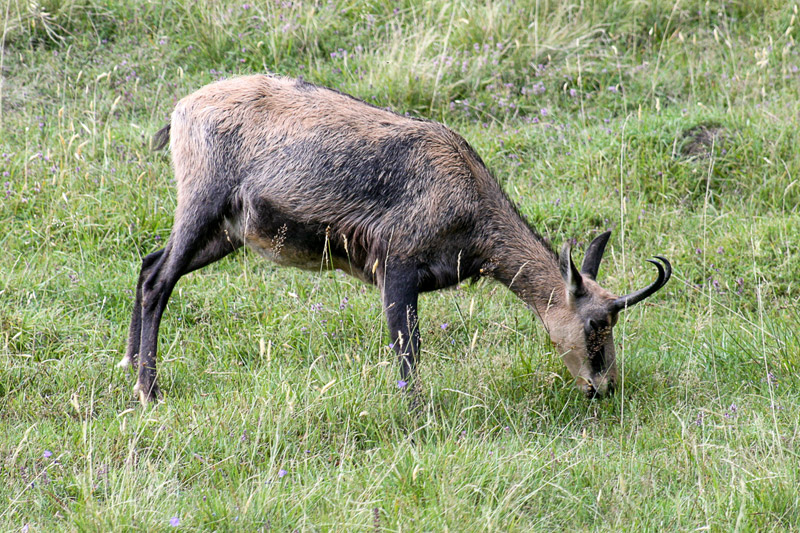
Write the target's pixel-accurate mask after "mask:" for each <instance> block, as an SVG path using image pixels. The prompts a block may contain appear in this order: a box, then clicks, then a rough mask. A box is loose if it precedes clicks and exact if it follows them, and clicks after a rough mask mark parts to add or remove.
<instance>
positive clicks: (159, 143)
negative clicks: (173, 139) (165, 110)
mask: <svg viewBox="0 0 800 533" xmlns="http://www.w3.org/2000/svg"><path fill="white" fill-rule="evenodd" d="M169 126H170V125H169V124H167V125H166V126H164V127H163V128H161V129H160V130H158V131H157V132H156V134H155V135H153V140H152V142H151V143H150V148H152V149H153V150H154V151H155V150H161V149H162V148H164V147H165V146H166V145H167V143H168V142H169Z"/></svg>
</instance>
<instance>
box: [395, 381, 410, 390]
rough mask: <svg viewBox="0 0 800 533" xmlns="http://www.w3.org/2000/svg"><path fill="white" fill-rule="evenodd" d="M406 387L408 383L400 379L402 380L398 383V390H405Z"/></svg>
mask: <svg viewBox="0 0 800 533" xmlns="http://www.w3.org/2000/svg"><path fill="white" fill-rule="evenodd" d="M406 385H408V382H406V381H403V380H402V379H400V380H398V381H397V388H398V389H402V388H403V387H405V386H406Z"/></svg>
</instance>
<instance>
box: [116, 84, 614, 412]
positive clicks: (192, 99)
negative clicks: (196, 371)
mask: <svg viewBox="0 0 800 533" xmlns="http://www.w3.org/2000/svg"><path fill="white" fill-rule="evenodd" d="M168 138H169V139H171V149H172V160H173V165H174V170H175V177H176V180H177V189H178V207H177V212H176V215H175V225H174V227H173V232H172V235H171V236H170V240H169V242H168V244H167V247H166V248H165V249H164V250H161V251H159V252H156V253H154V254H151V256H148V258H145V261H144V262H143V267H142V274H141V275H140V279H139V284H138V286H137V300H136V305H135V308H134V315H133V318H132V321H131V334H130V338H129V339H130V340H129V348H128V353H127V354H126V359H125V360H123V362H125V361H128V362H131V361H133V360H134V359H135V358H136V356H137V355H139V354H140V352H141V353H142V354H146V355H145V356H144V357H141V358H140V359H141V362H140V373H139V380H138V381H137V391H138V392H139V394H140V396H141V398H142V400H143V401H146V400H149V399H151V398H152V397H154V396H155V395H156V394H157V393H158V391H157V387H156V384H155V352H156V348H155V346H156V342H157V332H158V324H159V321H160V316H161V313H162V312H163V308H164V306H165V305H166V300H167V299H168V298H169V294H170V292H171V290H172V287H173V286H174V284H175V282H177V280H178V278H179V277H180V276H181V275H183V274H185V273H187V272H189V271H191V270H194V269H196V268H201V267H202V266H204V265H205V264H208V263H210V262H213V261H214V260H217V259H219V258H220V257H222V256H224V255H226V254H227V253H229V252H230V251H233V250H235V249H236V248H238V247H239V246H241V245H242V244H245V245H247V246H250V247H251V248H253V249H255V250H257V251H258V252H259V253H261V254H262V255H264V256H265V257H267V258H269V259H271V260H274V261H276V262H277V263H279V264H283V265H289V266H296V267H300V268H307V269H318V268H320V266H326V267H336V268H342V269H343V270H345V271H346V272H349V273H351V274H353V275H354V276H356V277H358V278H360V279H362V280H364V281H366V282H369V283H375V284H377V285H378V286H379V287H380V289H381V292H382V295H383V300H384V306H385V308H386V313H387V320H388V322H389V327H390V333H391V335H392V339H393V341H395V343H396V349H397V350H398V355H399V356H400V358H401V363H402V366H401V370H402V373H403V378H404V379H407V378H408V379H410V378H411V377H412V376H413V368H414V364H415V362H416V358H417V355H418V350H419V346H418V343H419V334H418V330H417V327H416V302H417V294H418V293H419V292H422V291H429V290H435V289H440V288H444V287H447V286H450V285H453V284H456V283H458V282H459V281H461V280H463V279H468V278H472V277H476V276H480V275H491V276H493V277H495V278H496V279H497V280H499V281H500V282H501V283H504V284H505V285H507V286H509V287H510V288H511V290H512V291H514V292H515V293H516V294H517V295H519V296H520V297H521V298H522V299H523V300H524V301H525V302H526V303H528V304H529V305H530V306H531V307H532V308H533V309H534V310H535V312H536V313H537V315H538V316H539V317H540V318H541V320H542V322H543V323H544V325H545V327H547V328H548V330H549V332H550V334H551V337H552V338H553V340H554V341H555V342H556V344H557V345H558V346H559V349H561V350H562V351H563V352H564V354H565V361H566V362H567V364H568V367H569V369H570V371H572V373H573V374H574V375H575V376H576V377H582V378H584V379H585V380H586V381H587V383H590V384H591V383H596V382H598V383H599V380H600V378H598V377H597V376H598V375H600V374H602V375H603V376H606V375H610V374H609V372H610V370H613V339H612V340H611V343H610V346H611V348H610V350H611V353H610V354H609V353H608V348H606V354H607V355H609V356H610V360H609V361H606V363H608V364H606V363H603V364H602V365H599V366H598V365H597V364H595V367H596V368H594V370H591V368H590V367H591V365H589V362H588V361H589V359H590V358H591V357H590V354H589V351H590V350H589V348H587V340H586V339H587V336H586V334H584V329H585V323H586V322H587V320H589V319H590V318H592V317H596V316H601V315H602V316H608V320H609V321H616V313H614V316H613V317H612V316H610V314H609V313H608V312H607V310H605V311H604V309H605V308H604V307H603V306H604V305H605V304H607V303H608V302H609V301H614V299H615V298H616V297H615V296H613V295H611V294H610V293H608V292H607V291H605V290H603V289H602V288H600V287H599V285H597V284H596V283H595V282H594V280H593V279H591V278H592V276H589V277H587V278H586V283H585V284H584V285H583V286H584V287H585V288H586V294H585V295H581V296H580V297H575V296H574V295H572V294H571V293H570V292H569V291H568V290H567V288H566V287H567V286H566V285H565V279H566V278H565V277H564V276H565V274H564V271H563V270H562V271H561V272H560V270H559V257H558V256H557V255H556V254H555V252H553V251H552V249H550V247H549V246H548V245H547V244H546V243H545V241H544V239H543V238H542V237H541V236H539V235H538V234H537V233H536V232H535V231H534V230H533V229H531V228H530V227H529V226H528V224H527V223H526V222H525V221H524V220H523V218H522V217H521V216H520V215H519V213H518V211H517V209H516V207H515V206H514V205H513V204H512V203H511V202H510V201H509V199H508V197H507V196H506V195H505V194H504V193H503V191H502V189H501V188H500V186H499V185H498V183H497V182H496V181H495V179H494V178H493V177H492V176H491V174H490V173H489V171H488V170H487V169H486V167H485V165H484V164H483V162H482V161H481V160H480V157H478V155H477V154H476V153H475V152H474V151H473V150H472V148H471V147H470V146H469V145H468V144H467V143H466V142H465V141H464V139H462V138H461V137H460V136H459V135H457V134H455V133H454V132H452V131H451V130H449V129H448V128H446V127H445V126H443V125H441V124H438V123H435V122H430V121H425V120H417V119H412V118H407V117H403V116H399V115H397V114H395V113H392V112H389V111H386V110H383V109H379V108H376V107H373V106H370V105H368V104H366V103H364V102H362V101H360V100H357V99H355V98H352V97H350V96H347V95H344V94H342V93H339V92H336V91H333V90H330V89H325V88H322V87H317V86H314V85H311V84H308V83H305V82H303V81H299V80H293V79H288V78H281V77H274V76H248V77H242V78H234V79H230V80H225V81H220V82H217V83H213V84H211V85H208V86H206V87H203V88H202V89H200V90H199V91H197V92H195V93H194V94H192V95H189V96H187V97H186V98H184V99H182V100H181V101H180V102H179V103H178V105H177V106H176V108H175V110H174V112H173V114H172V122H171V124H170V125H169V126H167V127H166V128H164V129H162V130H161V131H160V132H159V133H158V134H157V135H156V138H155V139H154V141H155V142H154V145H155V146H156V147H159V146H163V145H165V144H166V142H167V139H168ZM604 239H607V235H605V237H604ZM604 246H605V240H603V242H602V246H600V247H599V252H596V253H594V255H595V256H596V257H595V259H594V260H593V261H594V262H595V263H598V262H599V257H600V256H601V255H602V249H603V247H604ZM328 252H329V253H330V257H327V261H323V255H324V254H328ZM562 260H563V258H562ZM587 261H588V259H587ZM570 263H571V259H570ZM562 267H563V265H562ZM573 269H574V266H573ZM594 272H595V273H596V265H595V268H594ZM577 275H578V276H581V274H577ZM612 326H613V324H612ZM610 331H611V327H610V326H609V327H608V328H607V331H606V332H605V333H603V335H602V337H603V339H605V340H602V342H600V343H599V344H598V346H600V345H603V346H606V347H607V346H608V345H609V342H608V340H607V339H611V335H610ZM595 344H597V343H595ZM599 349H600V348H597V349H596V350H595V351H597V350H599ZM587 365H589V366H587ZM587 369H588V370H587ZM590 370H591V372H590ZM603 379H605V378H603ZM588 387H595V388H596V389H598V390H600V389H601V388H602V389H603V390H605V389H604V387H598V386H597V385H588ZM592 390H594V389H592Z"/></svg>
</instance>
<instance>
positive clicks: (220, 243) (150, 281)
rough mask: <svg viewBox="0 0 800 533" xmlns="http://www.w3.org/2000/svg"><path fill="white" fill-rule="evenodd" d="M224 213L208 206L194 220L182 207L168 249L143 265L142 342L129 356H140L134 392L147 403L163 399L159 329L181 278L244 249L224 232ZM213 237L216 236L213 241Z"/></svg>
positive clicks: (138, 320) (136, 321) (134, 320)
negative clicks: (159, 377) (159, 382)
mask: <svg viewBox="0 0 800 533" xmlns="http://www.w3.org/2000/svg"><path fill="white" fill-rule="evenodd" d="M220 211H221V210H219V211H217V210H212V209H210V208H209V206H208V205H206V206H204V208H203V212H202V213H199V214H198V213H196V212H195V213H193V215H194V219H193V220H190V219H189V218H188V217H186V216H182V211H181V209H180V206H179V210H178V214H177V215H176V217H175V219H176V222H175V226H174V227H173V229H172V234H171V235H170V238H169V242H168V243H167V246H166V247H165V248H164V249H163V250H161V252H160V255H158V256H157V257H155V258H154V259H151V260H150V262H149V263H150V264H149V266H146V265H145V261H143V262H142V273H141V274H140V285H141V290H140V291H137V292H139V293H140V294H137V301H138V303H139V305H138V310H139V316H138V317H137V316H133V317H132V319H131V329H132V330H133V331H132V333H131V335H130V336H131V337H134V338H135V330H136V329H138V330H139V342H138V346H135V340H134V343H133V345H132V346H130V347H129V349H128V353H127V354H126V355H130V354H136V353H138V356H139V357H138V358H139V361H138V378H137V381H136V386H135V387H134V393H135V394H137V396H138V397H139V400H140V401H141V402H142V403H143V404H144V403H147V402H148V401H151V400H154V399H157V398H158V397H159V396H160V393H159V389H158V385H157V383H156V353H157V347H158V330H159V327H160V324H161V317H162V315H163V313H164V309H165V308H166V306H167V302H168V300H169V297H170V295H171V294H172V290H173V289H174V287H175V284H176V283H177V282H178V279H180V277H181V276H183V275H185V274H187V273H189V272H191V271H193V270H197V269H199V268H202V267H204V266H206V265H208V264H210V263H213V262H214V261H217V260H218V259H221V258H222V257H224V256H226V255H228V254H229V253H231V252H232V251H234V250H235V249H236V248H238V247H239V246H241V242H239V241H238V240H236V241H234V240H232V239H230V238H229V237H228V235H227V233H226V232H225V231H224V230H223V229H222V221H221V216H220V214H221V213H220ZM183 212H185V210H184V211H183ZM202 215H205V216H202ZM214 215H216V216H214ZM209 235H211V236H212V237H211V238H210V239H209ZM158 253H159V252H156V254H158ZM151 255H155V254H151ZM148 257H150V256H148ZM136 308H137V305H136V304H134V311H136V310H137V309H136ZM137 325H138V328H137ZM137 348H138V349H137Z"/></svg>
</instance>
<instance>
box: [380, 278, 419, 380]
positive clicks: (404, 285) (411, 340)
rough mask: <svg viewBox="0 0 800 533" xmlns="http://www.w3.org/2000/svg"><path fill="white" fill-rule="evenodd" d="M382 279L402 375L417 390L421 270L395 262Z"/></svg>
mask: <svg viewBox="0 0 800 533" xmlns="http://www.w3.org/2000/svg"><path fill="white" fill-rule="evenodd" d="M387 266H388V265H387ZM380 281H381V283H380V284H381V293H382V297H383V308H384V311H385V312H386V321H387V323H388V325H389V336H390V337H391V339H392V345H393V347H394V350H395V351H396V352H397V356H398V359H399V361H400V378H401V379H402V381H404V382H405V384H406V385H405V386H406V387H407V389H408V390H413V388H414V380H415V369H416V366H417V361H418V359H419V344H420V339H419V327H418V323H417V322H418V321H417V300H418V297H419V287H418V275H417V269H416V268H415V267H405V266H403V265H392V267H391V268H387V269H386V272H385V273H384V275H383V276H382V279H381V280H380Z"/></svg>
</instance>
